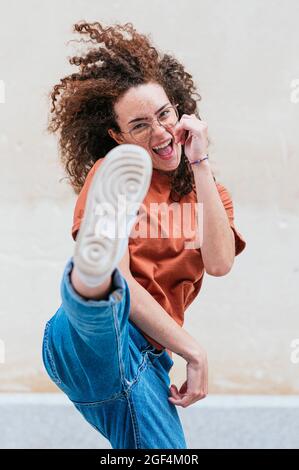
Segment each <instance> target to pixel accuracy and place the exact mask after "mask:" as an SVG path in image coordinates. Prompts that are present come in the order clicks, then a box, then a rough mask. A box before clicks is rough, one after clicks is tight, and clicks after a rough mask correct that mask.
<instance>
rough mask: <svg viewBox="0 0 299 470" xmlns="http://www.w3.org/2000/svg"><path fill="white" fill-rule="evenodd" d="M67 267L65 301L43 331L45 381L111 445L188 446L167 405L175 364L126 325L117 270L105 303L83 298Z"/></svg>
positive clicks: (125, 295)
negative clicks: (50, 380)
mask: <svg viewBox="0 0 299 470" xmlns="http://www.w3.org/2000/svg"><path fill="white" fill-rule="evenodd" d="M72 268H73V258H70V259H69V260H68V262H67V264H66V267H65V269H64V273H63V276H62V281H61V286H60V289H61V298H62V303H61V305H60V307H59V309H58V310H57V312H56V313H55V314H54V316H53V317H52V318H50V320H49V321H48V322H47V324H46V327H45V332H44V338H43V346H42V353H43V362H44V365H45V368H46V370H47V372H48V374H49V376H50V378H51V379H52V381H53V382H54V383H55V384H56V385H57V386H58V387H59V388H60V389H61V390H62V391H63V392H64V393H65V394H66V395H67V396H68V398H69V399H70V400H71V401H72V403H73V404H74V406H75V407H76V408H77V410H78V411H79V412H80V413H81V414H82V415H83V416H84V418H85V419H86V420H87V421H88V422H89V423H90V424H91V426H92V427H93V428H95V429H96V430H97V431H98V432H100V433H101V434H102V435H103V436H104V437H106V438H107V439H108V440H109V442H110V444H111V446H112V448H114V449H186V448H187V446H186V441H185V436H184V432H183V428H182V425H181V422H180V418H179V415H178V412H177V409H176V405H174V404H172V403H170V402H169V400H168V396H169V395H170V391H169V386H170V377H169V371H170V369H171V367H172V366H173V364H174V362H173V360H172V359H171V357H170V356H169V354H168V352H167V351H166V349H163V350H162V351H159V350H157V349H155V348H154V346H153V345H151V344H150V343H149V342H148V341H147V339H146V338H145V337H144V336H143V334H142V332H141V331H140V330H139V329H138V327H137V326H136V325H135V324H134V323H132V322H131V321H130V319H129V312H130V291H129V288H128V284H127V282H126V280H125V278H124V277H123V276H122V274H121V272H120V271H119V270H118V268H116V269H115V270H114V271H113V273H112V281H113V283H112V288H111V291H110V292H109V294H108V296H107V300H92V299H85V298H83V297H81V296H80V295H79V294H78V293H77V292H76V291H75V290H74V288H73V286H72V284H71V281H70V273H71V271H72ZM70 432H71V430H70Z"/></svg>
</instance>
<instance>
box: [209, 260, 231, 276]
mask: <svg viewBox="0 0 299 470" xmlns="http://www.w3.org/2000/svg"><path fill="white" fill-rule="evenodd" d="M232 267H233V263H230V264H226V265H221V266H213V267H212V268H208V269H207V268H206V273H207V274H210V276H216V277H220V276H225V275H226V274H228V273H229V272H230V270H231V269H232Z"/></svg>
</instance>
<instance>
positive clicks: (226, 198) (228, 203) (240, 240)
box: [216, 182, 246, 256]
mask: <svg viewBox="0 0 299 470" xmlns="http://www.w3.org/2000/svg"><path fill="white" fill-rule="evenodd" d="M216 187H217V189H218V192H219V196H220V198H221V201H222V203H223V206H224V208H225V210H226V213H227V217H228V219H229V223H230V226H231V228H232V230H233V232H234V236H235V256H237V255H238V254H240V253H241V252H242V251H243V250H244V248H245V247H246V241H245V239H244V237H243V235H242V234H241V233H240V232H239V231H238V230H237V228H236V226H235V221H234V206H233V201H232V198H231V195H230V193H229V191H228V190H227V189H226V187H225V186H223V184H221V183H218V182H216Z"/></svg>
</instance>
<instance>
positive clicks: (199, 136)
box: [174, 114, 208, 162]
mask: <svg viewBox="0 0 299 470" xmlns="http://www.w3.org/2000/svg"><path fill="white" fill-rule="evenodd" d="M174 138H175V142H176V143H177V144H179V143H181V144H182V145H184V150H185V155H186V157H187V158H188V160H189V161H190V162H192V161H194V160H197V159H199V158H201V157H203V156H204V155H206V154H207V150H208V126H207V123H206V122H204V121H201V120H200V119H198V118H197V117H196V116H195V114H190V115H189V114H183V115H182V117H181V119H180V121H179V122H178V123H177V124H176V126H175V127H174Z"/></svg>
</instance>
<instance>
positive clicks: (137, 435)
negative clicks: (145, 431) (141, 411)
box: [127, 395, 140, 449]
mask: <svg viewBox="0 0 299 470" xmlns="http://www.w3.org/2000/svg"><path fill="white" fill-rule="evenodd" d="M127 400H128V406H129V410H130V415H131V420H132V427H133V433H134V441H135V448H136V449H140V431H139V426H138V422H137V419H136V411H135V407H134V403H133V400H132V401H131V398H130V396H129V395H128V397H127Z"/></svg>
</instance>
